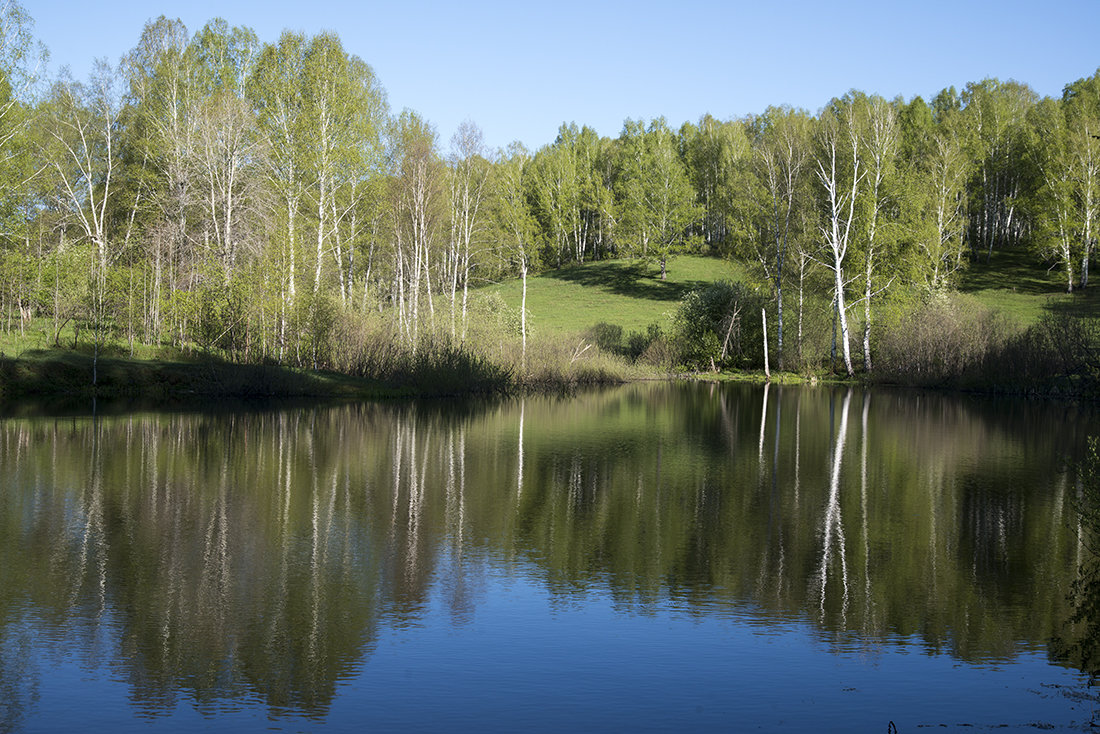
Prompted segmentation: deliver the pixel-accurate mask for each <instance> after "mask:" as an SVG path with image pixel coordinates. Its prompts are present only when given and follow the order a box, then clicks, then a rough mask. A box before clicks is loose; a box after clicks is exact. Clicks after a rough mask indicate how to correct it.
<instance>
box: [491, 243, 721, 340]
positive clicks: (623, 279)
mask: <svg viewBox="0 0 1100 734" xmlns="http://www.w3.org/2000/svg"><path fill="white" fill-rule="evenodd" d="M740 276H741V269H740V268H739V267H738V266H736V265H734V264H733V263H730V262H729V261H728V260H721V259H718V258H711V257H701V256H697V255H681V256H679V257H677V258H675V259H673V260H671V261H670V262H669V266H668V279H667V280H664V281H662V280H661V272H660V268H659V267H657V266H653V265H647V264H646V263H644V262H641V261H637V260H604V261H598V262H591V263H585V264H583V265H574V266H572V267H567V268H562V269H561V270H554V271H550V272H547V273H543V274H541V275H538V276H534V277H529V278H528V279H527V312H528V314H529V327H528V328H529V329H530V330H531V332H532V333H533V334H544V335H565V334H579V333H582V332H585V331H588V330H589V329H591V328H592V327H593V326H595V325H596V324H599V323H609V324H617V325H618V326H621V327H622V328H623V331H624V332H630V331H644V330H645V328H646V327H647V326H649V325H650V324H653V323H657V324H661V325H662V326H667V314H669V313H671V312H672V311H674V310H675V309H676V306H677V305H678V303H679V301H680V299H682V298H683V297H684V296H685V295H686V294H687V293H688V292H689V291H691V290H693V289H695V288H699V287H701V286H704V285H707V284H709V283H712V282H714V281H715V280H720V279H729V280H737V279H739V278H740ZM522 289H523V285H522V283H521V282H520V281H519V280H514V281H509V282H506V283H500V284H497V285H493V286H489V287H487V288H485V289H483V290H484V291H485V292H488V293H492V292H495V293H499V294H500V296H501V297H502V298H503V299H504V302H505V304H506V305H507V306H508V308H511V309H517V310H518V309H519V305H520V301H521V299H522Z"/></svg>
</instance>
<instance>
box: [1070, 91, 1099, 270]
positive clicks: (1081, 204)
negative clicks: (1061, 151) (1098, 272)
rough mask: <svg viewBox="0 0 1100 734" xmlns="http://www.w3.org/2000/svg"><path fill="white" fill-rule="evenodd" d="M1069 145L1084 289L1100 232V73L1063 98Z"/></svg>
mask: <svg viewBox="0 0 1100 734" xmlns="http://www.w3.org/2000/svg"><path fill="white" fill-rule="evenodd" d="M1062 100H1063V101H1062V104H1063V108H1064V110H1065V115H1066V133H1067V135H1068V138H1069V139H1068V145H1069V153H1070V160H1069V171H1068V174H1069V179H1070V181H1071V183H1072V188H1073V196H1074V201H1075V203H1076V205H1077V220H1078V232H1079V234H1078V238H1079V242H1080V248H1079V251H1080V254H1081V287H1082V288H1084V287H1086V286H1088V284H1089V260H1090V259H1091V257H1092V253H1093V250H1094V249H1095V247H1096V239H1097V234H1096V233H1097V229H1100V223H1098V221H1097V220H1098V218H1100V71H1097V73H1096V74H1094V75H1093V76H1091V77H1088V78H1085V79H1078V80H1077V81H1076V82H1074V83H1073V84H1069V85H1067V86H1066V89H1065V92H1064V94H1063V96H1062Z"/></svg>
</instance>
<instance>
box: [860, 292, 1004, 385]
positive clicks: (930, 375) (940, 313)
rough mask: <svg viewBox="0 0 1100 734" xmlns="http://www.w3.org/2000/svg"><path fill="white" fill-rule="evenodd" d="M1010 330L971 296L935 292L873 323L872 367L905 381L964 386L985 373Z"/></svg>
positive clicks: (882, 376)
mask: <svg viewBox="0 0 1100 734" xmlns="http://www.w3.org/2000/svg"><path fill="white" fill-rule="evenodd" d="M1010 335H1011V333H1010V330H1009V328H1008V326H1007V324H1006V322H1005V321H1004V319H1003V318H1002V317H1001V316H999V315H998V314H996V313H994V312H993V311H991V310H990V309H988V308H986V307H984V306H982V305H980V304H978V303H977V302H976V301H975V300H974V299H972V298H970V297H967V296H963V295H960V294H943V293H936V294H933V295H931V296H930V297H929V298H928V299H927V300H926V301H924V302H922V303H920V304H918V305H917V306H916V307H915V308H913V309H910V310H908V311H903V312H901V313H899V314H897V315H895V316H894V317H893V318H892V319H888V320H886V321H885V322H884V323H882V324H881V325H880V326H879V327H878V329H877V339H875V346H876V351H875V354H876V358H875V367H874V369H875V371H876V372H877V374H878V375H879V377H880V378H884V379H888V380H890V381H895V382H899V383H902V384H907V385H924V386H932V385H955V386H959V387H962V386H966V385H967V384H970V383H972V382H973V381H974V380H975V379H977V378H979V377H980V376H982V375H983V374H985V373H986V371H987V369H988V367H989V366H990V364H991V359H992V357H993V356H994V355H995V354H996V353H997V352H998V351H999V350H1001V349H1002V348H1003V347H1004V345H1005V343H1006V342H1007V340H1008V338H1009V337H1010Z"/></svg>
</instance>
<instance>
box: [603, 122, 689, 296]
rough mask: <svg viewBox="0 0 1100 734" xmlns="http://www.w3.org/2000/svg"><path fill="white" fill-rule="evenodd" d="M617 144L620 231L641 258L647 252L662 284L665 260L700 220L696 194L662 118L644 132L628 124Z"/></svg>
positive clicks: (632, 124)
mask: <svg viewBox="0 0 1100 734" xmlns="http://www.w3.org/2000/svg"><path fill="white" fill-rule="evenodd" d="M620 141H621V144H622V155H623V163H622V168H621V176H622V183H621V192H622V194H621V199H620V201H621V204H620V211H621V212H622V216H623V226H624V228H625V229H626V230H627V233H628V234H629V235H630V236H632V237H633V239H634V240H635V242H636V243H638V245H640V247H638V245H636V247H637V249H640V250H641V254H642V256H643V257H648V256H649V255H650V251H652V256H653V257H654V258H656V260H657V261H658V263H659V264H660V266H661V280H664V279H665V278H666V277H667V266H668V260H669V258H670V257H671V256H672V255H673V254H675V253H676V252H678V251H680V250H681V249H682V248H683V247H684V246H685V245H686V244H687V238H688V234H689V229H690V227H691V226H692V225H693V224H694V223H695V222H696V220H697V219H698V217H699V214H700V210H699V207H698V206H697V205H696V203H695V192H694V190H693V189H692V187H691V182H690V180H689V179H688V175H687V169H686V168H685V166H684V163H683V161H682V160H680V157H679V153H678V150H677V146H676V143H675V138H674V136H673V134H672V132H671V131H670V130H669V128H668V124H667V123H666V122H665V120H664V118H657V119H655V120H653V121H652V122H650V124H649V126H648V127H645V126H643V124H642V123H641V122H635V121H632V120H627V121H626V123H624V125H623V133H622V136H621V137H620Z"/></svg>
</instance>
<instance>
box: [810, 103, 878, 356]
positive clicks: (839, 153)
mask: <svg viewBox="0 0 1100 734" xmlns="http://www.w3.org/2000/svg"><path fill="white" fill-rule="evenodd" d="M814 165H815V168H816V173H817V179H818V183H819V184H820V187H821V193H822V215H823V216H822V225H821V233H822V236H823V238H824V245H825V246H824V257H823V258H822V259H821V263H822V264H823V265H824V266H825V267H826V268H828V269H829V271H830V272H831V273H832V280H833V308H834V309H835V310H834V315H835V318H836V319H837V321H838V322H839V326H840V344H841V349H842V354H843V358H844V368H845V370H846V371H847V373H848V375H849V376H851V375H852V374H854V371H853V369H852V354H851V346H850V334H849V328H848V308H847V304H846V300H845V290H846V288H847V285H848V281H847V272H846V268H847V264H848V255H849V251H850V249H851V247H850V246H851V243H852V235H853V233H854V230H855V226H856V200H857V197H858V195H859V192H860V186H861V185H862V184H863V179H864V177H865V175H866V172H865V171H864V169H863V166H862V160H861V158H860V150H859V134H858V129H857V127H856V121H855V119H854V117H853V110H852V106H851V105H850V104H846V103H845V102H843V101H841V100H834V101H833V103H832V104H830V106H829V107H827V108H826V109H825V111H823V112H822V113H821V116H820V118H819V119H818V123H817V151H816V156H815V161H814Z"/></svg>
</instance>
